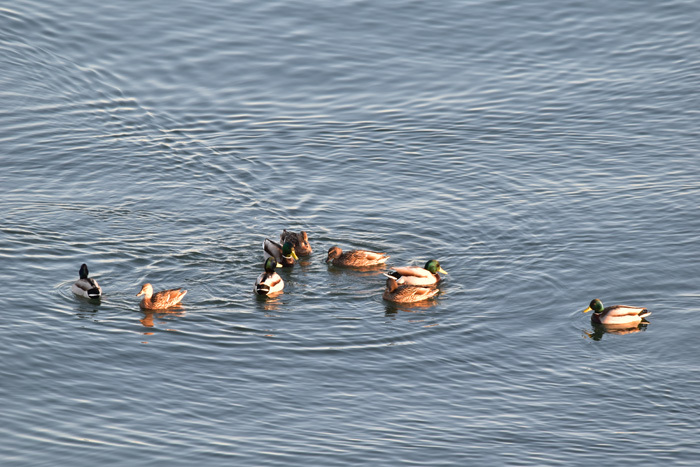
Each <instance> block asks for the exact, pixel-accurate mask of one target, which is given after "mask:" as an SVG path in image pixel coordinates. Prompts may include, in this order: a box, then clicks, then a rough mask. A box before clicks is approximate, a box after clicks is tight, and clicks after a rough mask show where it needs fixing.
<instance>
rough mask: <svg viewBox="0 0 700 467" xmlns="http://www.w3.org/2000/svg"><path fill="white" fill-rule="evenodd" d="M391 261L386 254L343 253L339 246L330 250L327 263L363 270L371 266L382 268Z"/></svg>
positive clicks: (367, 252) (353, 251)
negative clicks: (387, 261) (388, 260)
mask: <svg viewBox="0 0 700 467" xmlns="http://www.w3.org/2000/svg"><path fill="white" fill-rule="evenodd" d="M387 259H389V256H387V254H386V253H375V252H374V251H367V250H350V251H346V252H344V253H343V250H341V249H340V248H338V247H337V246H334V247H331V248H330V249H329V250H328V257H327V258H326V263H331V264H332V265H334V266H348V267H353V268H363V267H370V266H381V265H382V264H384V263H385V262H386V260H387Z"/></svg>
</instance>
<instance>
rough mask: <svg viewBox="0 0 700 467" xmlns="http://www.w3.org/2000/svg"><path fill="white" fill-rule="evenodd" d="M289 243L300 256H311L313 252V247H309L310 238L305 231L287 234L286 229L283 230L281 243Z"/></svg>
mask: <svg viewBox="0 0 700 467" xmlns="http://www.w3.org/2000/svg"><path fill="white" fill-rule="evenodd" d="M287 242H289V243H291V244H292V246H293V247H294V252H295V253H296V254H297V255H299V256H307V255H310V254H311V252H312V251H313V250H312V249H311V245H309V237H308V236H307V235H306V232H304V231H303V230H302V231H301V232H299V233H296V232H287V230H286V229H284V230H282V234H281V235H280V243H282V244H285V243H287Z"/></svg>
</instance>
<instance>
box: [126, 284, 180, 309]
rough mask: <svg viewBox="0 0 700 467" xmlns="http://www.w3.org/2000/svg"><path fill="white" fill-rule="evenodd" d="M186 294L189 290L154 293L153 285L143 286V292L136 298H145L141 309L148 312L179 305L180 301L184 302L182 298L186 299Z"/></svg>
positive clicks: (142, 300)
mask: <svg viewBox="0 0 700 467" xmlns="http://www.w3.org/2000/svg"><path fill="white" fill-rule="evenodd" d="M186 293H187V290H182V289H169V290H162V291H160V292H156V293H153V286H152V285H151V284H143V287H141V292H139V293H137V294H136V296H137V297H138V296H139V295H143V296H144V297H143V298H142V299H141V303H140V306H141V308H144V309H146V310H160V309H163V308H170V307H172V306H176V305H179V304H180V300H182V297H184V296H185V294H186Z"/></svg>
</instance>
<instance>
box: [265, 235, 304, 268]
mask: <svg viewBox="0 0 700 467" xmlns="http://www.w3.org/2000/svg"><path fill="white" fill-rule="evenodd" d="M263 251H264V252H265V259H267V258H270V257H272V258H275V261H277V262H278V263H280V264H281V265H282V267H290V266H294V260H295V259H299V257H298V256H297V254H296V252H295V251H294V246H293V245H292V244H291V242H284V245H280V244H279V243H277V242H273V241H272V240H270V239H269V238H266V239H265V241H264V242H263Z"/></svg>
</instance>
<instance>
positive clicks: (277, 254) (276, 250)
mask: <svg viewBox="0 0 700 467" xmlns="http://www.w3.org/2000/svg"><path fill="white" fill-rule="evenodd" d="M263 252H264V255H265V259H267V258H270V257H272V258H275V260H276V261H277V262H278V263H280V262H282V245H280V244H279V243H277V242H275V241H272V240H270V239H269V238H266V239H265V241H264V242H263Z"/></svg>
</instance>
